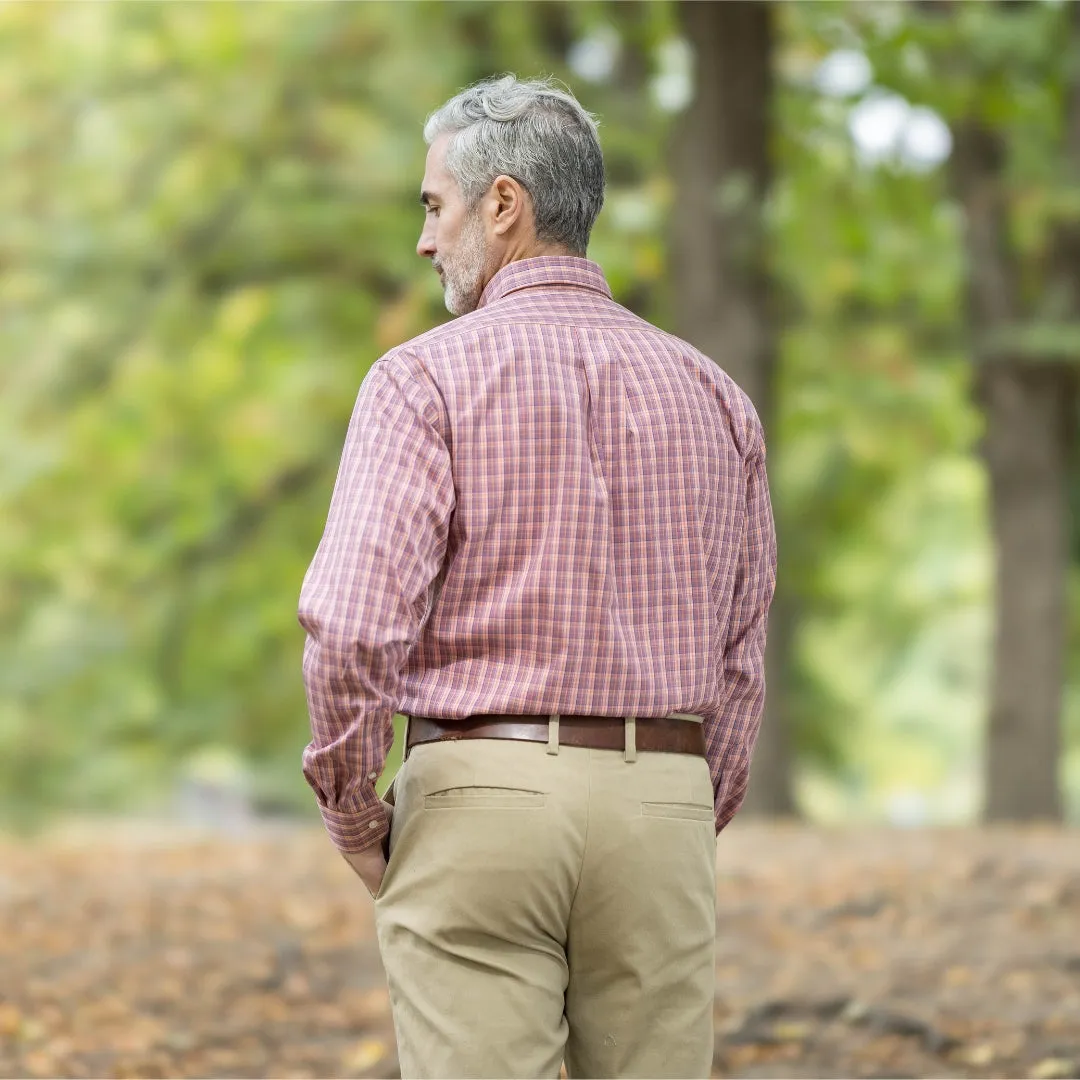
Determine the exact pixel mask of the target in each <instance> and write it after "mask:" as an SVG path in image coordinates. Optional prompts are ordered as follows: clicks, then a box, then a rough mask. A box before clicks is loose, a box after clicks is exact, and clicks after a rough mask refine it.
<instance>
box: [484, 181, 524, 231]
mask: <svg viewBox="0 0 1080 1080" xmlns="http://www.w3.org/2000/svg"><path fill="white" fill-rule="evenodd" d="M489 198H490V199H491V208H492V217H491V229H492V232H493V233H495V235H496V236H503V235H505V234H506V233H508V232H509V231H510V230H511V229H512V228H513V227H514V225H515V224H516V223H517V222H518V221H520V220H523V219H524V218H525V217H526V216H527V215H528V212H529V204H528V198H529V196H528V195H527V193H526V191H525V189H524V188H523V187H522V186H521V184H520V183H519V182H518V181H517V180H515V179H514V178H513V177H512V176H496V177H495V179H494V180H493V181H492V184H491V188H490V191H489Z"/></svg>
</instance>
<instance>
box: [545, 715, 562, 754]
mask: <svg viewBox="0 0 1080 1080" xmlns="http://www.w3.org/2000/svg"><path fill="white" fill-rule="evenodd" d="M547 752H548V753H549V754H555V755H556V756H557V755H558V753H559V714H558V713H557V712H553V713H552V714H551V716H550V717H549V719H548V744H547Z"/></svg>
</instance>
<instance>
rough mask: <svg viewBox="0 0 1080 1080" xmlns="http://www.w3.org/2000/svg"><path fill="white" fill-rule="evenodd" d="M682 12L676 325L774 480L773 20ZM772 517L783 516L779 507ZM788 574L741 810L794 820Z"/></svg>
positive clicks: (691, 8)
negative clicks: (745, 422)
mask: <svg viewBox="0 0 1080 1080" xmlns="http://www.w3.org/2000/svg"><path fill="white" fill-rule="evenodd" d="M678 7H679V17H680V21H681V24H682V28H683V32H684V34H685V35H686V37H687V39H688V40H689V41H691V42H692V43H693V46H694V50H695V53H694V56H695V59H694V96H693V99H692V101H691V103H690V105H689V107H688V108H687V109H686V111H685V112H684V113H683V114H682V116H681V117H680V119H679V121H678V123H677V124H676V125H675V130H674V133H673V140H672V142H673V153H672V159H671V160H672V172H673V177H674V180H675V183H676V184H677V185H678V188H679V199H678V202H677V203H676V208H675V212H674V213H673V214H672V218H671V240H672V254H671V263H672V268H673V272H674V275H673V276H674V280H675V293H676V296H677V305H676V323H675V325H676V328H677V330H678V333H679V334H680V335H681V336H682V337H684V338H686V339H687V340H689V341H691V342H692V343H693V344H694V345H696V346H697V347H698V348H699V349H701V350H702V351H703V352H704V353H706V354H707V355H708V356H710V357H712V358H713V359H714V360H715V361H716V362H717V363H718V364H719V365H720V366H721V367H722V368H723V369H724V370H725V371H726V372H727V373H728V374H729V375H730V376H731V377H732V378H733V379H734V380H735V382H736V383H737V384H738V385H739V386H740V387H741V388H742V389H743V390H744V391H746V393H747V394H749V396H750V398H751V400H752V401H753V402H754V405H755V407H756V408H757V410H758V415H759V416H760V418H761V421H762V424H763V426H764V428H765V432H766V441H767V445H768V456H769V462H770V474H774V473H775V465H774V462H775V461H776V460H777V458H778V456H779V453H780V445H779V442H780V440H779V436H778V433H777V430H776V423H775V419H776V410H775V406H774V398H775V381H776V380H775V374H776V352H777V346H776V340H777V335H778V332H779V329H778V327H777V324H776V305H775V304H774V303H773V298H774V297H775V294H776V286H775V283H774V282H773V281H771V280H770V271H769V265H768V250H769V238H768V236H767V233H766V229H765V228H764V224H763V209H764V203H765V199H766V197H767V195H768V192H769V186H770V184H771V181H772V173H773V169H772V147H771V143H772V137H773V128H772V105H773V101H772V83H773V77H772V66H773V59H774V58H773V46H772V39H773V36H774V35H773V29H772V18H773V13H772V9H771V8H770V7H769V5H767V4H762V3H757V2H755V0H732V2H727V3H717V2H715V0H710V2H707V3H697V2H688V0H682V2H681V3H680V4H679V5H678ZM775 501H776V500H775V499H774V503H775ZM774 516H776V517H779V515H778V513H777V512H776V509H775V508H774ZM777 531H778V533H779V523H778V529H777ZM782 539H783V538H782V537H780V538H779V542H778V546H779V543H780V542H782ZM781 565H782V564H781ZM782 576H783V575H780V574H778V581H777V595H776V598H775V600H774V606H773V608H772V610H771V612H770V618H769V637H768V661H767V673H768V678H769V687H768V692H767V695H766V716H765V717H764V719H763V721H762V726H761V731H760V734H759V736H758V741H757V746H756V749H755V752H754V762H753V768H752V771H751V779H750V785H749V789H748V791H747V796H746V801H745V803H744V812H745V813H749V814H754V813H758V814H790V813H792V812H793V810H794V799H793V796H792V790H791V760H790V759H791V750H790V739H789V733H788V729H789V722H788V718H787V716H786V714H785V709H784V706H785V703H786V700H787V696H786V694H785V692H784V689H783V687H784V676H785V674H786V673H787V671H788V668H789V662H790V660H789V657H790V647H791V640H792V629H793V626H792V620H793V618H794V611H793V610H792V607H791V604H790V603H789V602H788V598H787V590H786V588H785V587H784V584H783V583H782V582H781V580H780V579H781V578H782Z"/></svg>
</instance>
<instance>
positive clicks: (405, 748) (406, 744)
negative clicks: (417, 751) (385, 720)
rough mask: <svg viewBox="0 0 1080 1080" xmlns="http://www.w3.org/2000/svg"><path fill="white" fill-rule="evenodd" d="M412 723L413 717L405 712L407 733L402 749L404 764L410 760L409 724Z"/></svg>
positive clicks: (402, 762)
mask: <svg viewBox="0 0 1080 1080" xmlns="http://www.w3.org/2000/svg"><path fill="white" fill-rule="evenodd" d="M410 723H412V717H411V716H409V714H408V713H406V714H405V735H404V736H403V740H402V744H401V745H402V751H401V764H402V765H404V764H405V762H406V761H408V760H409V749H410V747H409V724H410Z"/></svg>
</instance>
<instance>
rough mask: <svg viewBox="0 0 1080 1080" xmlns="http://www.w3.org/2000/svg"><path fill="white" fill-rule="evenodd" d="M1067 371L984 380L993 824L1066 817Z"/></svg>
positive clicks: (1012, 369)
mask: <svg viewBox="0 0 1080 1080" xmlns="http://www.w3.org/2000/svg"><path fill="white" fill-rule="evenodd" d="M1032 368H1033V370H1032ZM1062 374H1063V373H1062V372H1060V371H1058V370H1056V369H1055V368H1053V367H1049V366H1048V367H1047V368H1046V369H1044V370H1040V368H1039V366H1038V365H1027V366H1026V367H1023V366H1020V365H1016V366H1009V365H1000V366H998V365H995V367H994V368H993V369H992V370H990V371H988V372H987V374H986V379H985V384H986V385H985V391H984V393H985V398H986V406H985V407H986V436H985V440H984V456H985V459H986V465H987V469H988V472H989V477H990V508H991V510H990V512H991V518H992V521H993V529H994V537H995V540H996V550H997V580H996V586H997V595H996V598H995V599H996V603H995V609H996V610H995V618H996V633H995V640H994V671H993V679H992V682H991V695H992V696H991V701H990V722H989V730H988V732H987V757H986V773H985V776H986V783H985V809H984V815H985V817H986V819H987V820H988V821H1002V820H1004V821H1022V820H1027V819H1033V818H1052V819H1058V818H1060V817H1061V800H1060V796H1059V784H1058V762H1059V760H1060V757H1061V695H1062V675H1063V663H1064V652H1065V626H1066V623H1065V620H1066V614H1067V612H1066V583H1067V579H1068V569H1069V560H1068V516H1067V515H1068V509H1067V487H1066V477H1067V472H1066V470H1067V457H1068V452H1069V451H1068V440H1067V438H1066V410H1065V405H1066V403H1067V402H1068V400H1069V396H1068V394H1067V393H1066V392H1065V390H1066V388H1065V387H1064V386H1063V384H1062Z"/></svg>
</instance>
